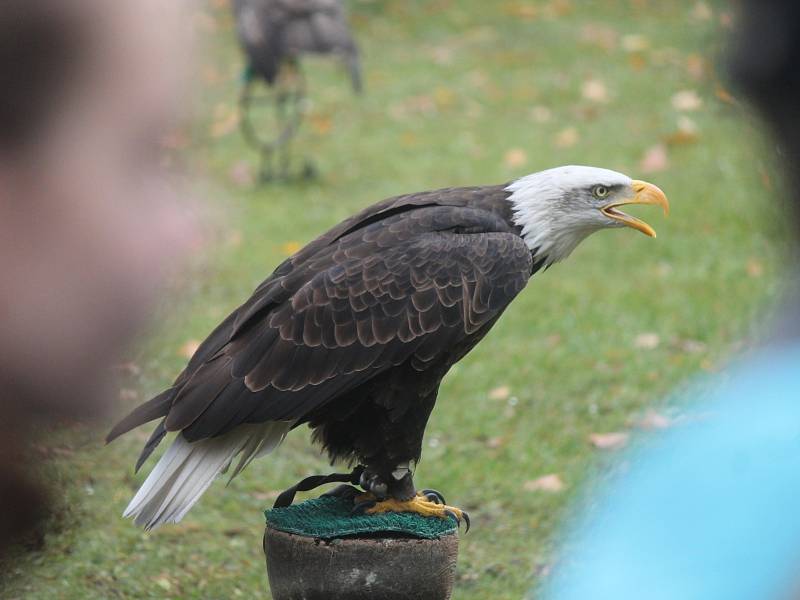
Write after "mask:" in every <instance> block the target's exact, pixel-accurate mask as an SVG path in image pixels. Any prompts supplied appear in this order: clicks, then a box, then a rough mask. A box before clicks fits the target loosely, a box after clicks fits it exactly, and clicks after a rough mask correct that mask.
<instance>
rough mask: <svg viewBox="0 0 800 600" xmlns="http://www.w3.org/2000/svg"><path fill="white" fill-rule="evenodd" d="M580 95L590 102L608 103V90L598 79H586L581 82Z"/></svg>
mask: <svg viewBox="0 0 800 600" xmlns="http://www.w3.org/2000/svg"><path fill="white" fill-rule="evenodd" d="M581 94H582V95H583V97H584V98H586V99H587V100H589V101H591V102H599V103H604V102H608V88H606V84H605V83H603V82H602V81H600V80H599V79H588V80H586V81H584V82H583V87H581Z"/></svg>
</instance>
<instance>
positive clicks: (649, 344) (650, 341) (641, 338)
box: [633, 332, 661, 350]
mask: <svg viewBox="0 0 800 600" xmlns="http://www.w3.org/2000/svg"><path fill="white" fill-rule="evenodd" d="M660 343H661V338H660V337H658V334H657V333H649V332H648V333H640V334H639V335H637V336H636V338H635V339H634V340H633V345H634V347H636V348H639V349H641V350H654V349H655V348H658V345H659V344H660Z"/></svg>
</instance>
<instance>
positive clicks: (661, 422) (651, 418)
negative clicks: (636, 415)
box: [636, 410, 672, 429]
mask: <svg viewBox="0 0 800 600" xmlns="http://www.w3.org/2000/svg"><path fill="white" fill-rule="evenodd" d="M670 425H672V421H671V420H670V418H669V417H665V416H664V415H662V414H661V413H657V412H656V411H654V410H648V411H647V412H646V413H645V414H644V416H643V417H642V418H641V419H639V420H638V421H637V422H636V426H637V427H639V428H641V429H666V428H667V427H669V426H670Z"/></svg>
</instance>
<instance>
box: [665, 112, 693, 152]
mask: <svg viewBox="0 0 800 600" xmlns="http://www.w3.org/2000/svg"><path fill="white" fill-rule="evenodd" d="M698 139H700V135H699V133H698V129H697V124H696V123H695V122H694V121H692V119H690V118H689V117H687V116H686V115H681V116H680V117H679V118H678V128H677V130H676V131H674V132H673V133H671V134H669V135H668V136H666V137H665V138H664V142H666V143H667V144H669V145H670V146H680V145H684V144H693V143H694V142H696V141H697V140H698Z"/></svg>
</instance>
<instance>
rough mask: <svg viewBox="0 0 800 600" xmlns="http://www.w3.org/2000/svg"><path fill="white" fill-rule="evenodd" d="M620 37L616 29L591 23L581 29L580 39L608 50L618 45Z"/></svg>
mask: <svg viewBox="0 0 800 600" xmlns="http://www.w3.org/2000/svg"><path fill="white" fill-rule="evenodd" d="M618 37H619V35H618V34H617V32H616V30H614V29H612V28H611V27H608V26H607V25H601V24H598V23H589V24H588V25H584V26H583V28H582V29H581V35H580V40H581V41H582V42H584V43H586V44H590V45H592V46H596V47H598V48H600V49H601V50H606V51H608V50H613V49H614V48H615V47H616V45H617V38H618Z"/></svg>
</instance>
